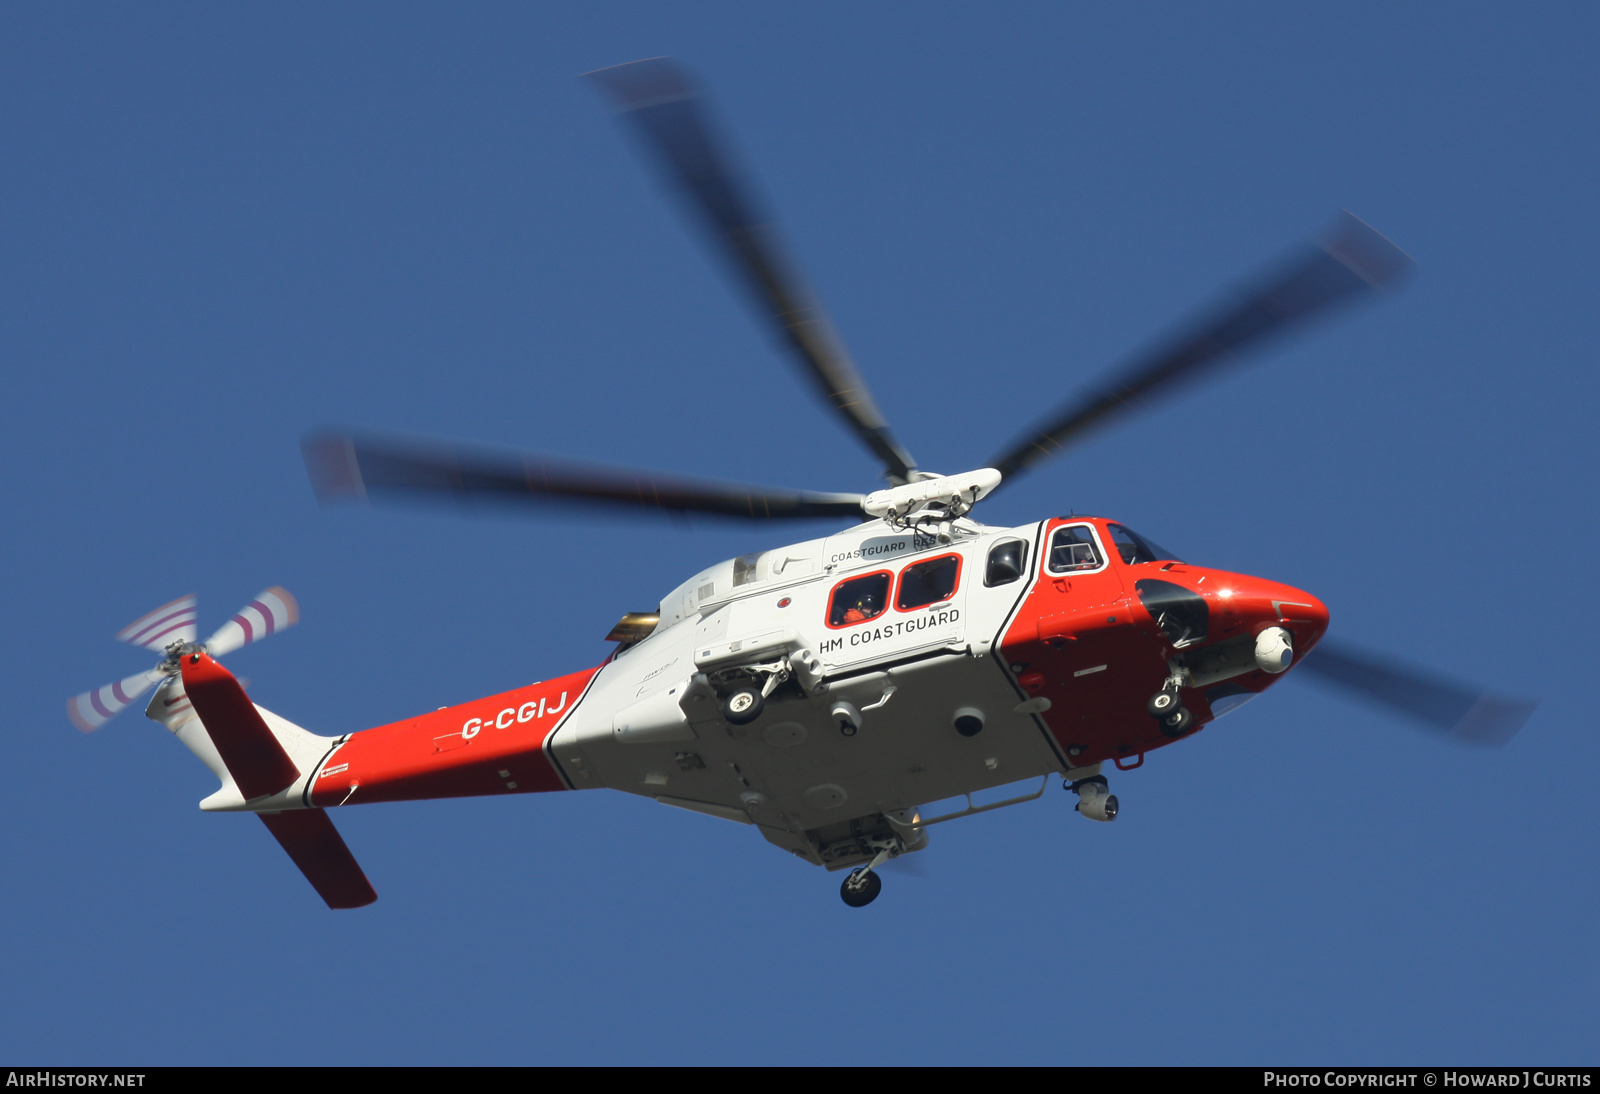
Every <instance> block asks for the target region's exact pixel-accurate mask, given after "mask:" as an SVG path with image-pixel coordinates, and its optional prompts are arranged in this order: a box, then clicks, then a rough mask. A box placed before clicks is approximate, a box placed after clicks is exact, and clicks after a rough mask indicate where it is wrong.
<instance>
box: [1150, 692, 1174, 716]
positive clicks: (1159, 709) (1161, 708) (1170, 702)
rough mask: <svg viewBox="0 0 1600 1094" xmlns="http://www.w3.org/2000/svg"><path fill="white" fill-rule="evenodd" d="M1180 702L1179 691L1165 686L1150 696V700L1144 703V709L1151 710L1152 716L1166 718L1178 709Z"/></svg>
mask: <svg viewBox="0 0 1600 1094" xmlns="http://www.w3.org/2000/svg"><path fill="white" fill-rule="evenodd" d="M1180 702H1181V700H1180V699H1179V697H1178V693H1177V692H1175V691H1171V690H1169V689H1165V688H1163V689H1162V690H1161V691H1158V692H1156V693H1155V694H1154V695H1152V696H1150V701H1149V702H1148V703H1146V704H1145V705H1144V709H1145V710H1147V711H1149V712H1150V717H1152V718H1165V717H1167V716H1168V715H1170V714H1171V713H1172V712H1173V711H1175V710H1177V709H1178V705H1179V703H1180Z"/></svg>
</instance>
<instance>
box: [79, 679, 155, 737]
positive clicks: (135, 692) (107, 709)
mask: <svg viewBox="0 0 1600 1094" xmlns="http://www.w3.org/2000/svg"><path fill="white" fill-rule="evenodd" d="M161 678H162V673H161V670H159V669H149V670H147V671H145V672H141V673H139V674H138V675H136V676H130V677H128V678H127V679H126V680H118V681H117V682H116V683H114V684H107V685H106V686H105V687H103V688H96V689H95V690H93V691H86V692H84V693H83V694H82V695H74V696H73V697H72V698H71V699H68V700H67V717H68V718H69V719H71V721H72V724H73V725H74V726H76V727H77V728H78V729H80V730H82V731H83V732H85V733H93V732H94V731H95V730H97V729H99V728H100V727H101V726H103V725H105V724H106V723H107V722H109V721H111V719H113V718H115V717H116V716H117V715H118V714H121V713H122V711H123V710H124V709H125V708H126V707H127V706H128V704H129V703H131V702H133V701H134V700H135V699H137V698H139V696H141V695H143V694H144V693H145V692H147V691H149V690H150V688H151V687H152V686H153V685H154V684H155V683H156V682H157V681H158V680H160V679H161Z"/></svg>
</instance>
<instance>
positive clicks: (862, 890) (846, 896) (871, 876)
mask: <svg viewBox="0 0 1600 1094" xmlns="http://www.w3.org/2000/svg"><path fill="white" fill-rule="evenodd" d="M858 879H859V881H858ZM852 885H858V887H857V888H854V889H852V888H851V886H852ZM881 892H883V879H882V878H881V877H879V876H878V871H876V870H873V871H872V872H870V873H868V874H867V875H866V877H861V871H860V870H852V871H851V872H850V876H849V877H847V878H845V879H844V883H843V884H842V885H840V886H839V896H840V897H841V898H843V900H844V902H845V903H846V904H848V905H850V907H852V908H865V907H866V906H867V905H868V904H871V903H872V902H873V901H874V900H877V899H878V894H879V893H881Z"/></svg>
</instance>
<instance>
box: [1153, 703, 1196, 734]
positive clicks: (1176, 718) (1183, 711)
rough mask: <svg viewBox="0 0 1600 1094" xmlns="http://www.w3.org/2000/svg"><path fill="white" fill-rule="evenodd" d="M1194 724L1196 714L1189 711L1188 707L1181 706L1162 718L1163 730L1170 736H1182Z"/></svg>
mask: <svg viewBox="0 0 1600 1094" xmlns="http://www.w3.org/2000/svg"><path fill="white" fill-rule="evenodd" d="M1193 725H1194V715H1193V714H1190V713H1189V708H1188V707H1179V708H1178V709H1177V710H1176V711H1174V712H1173V713H1171V714H1169V715H1167V716H1166V717H1165V718H1163V719H1161V732H1162V733H1164V734H1166V735H1167V736H1168V737H1182V736H1183V735H1184V734H1185V733H1188V732H1189V729H1190V727H1191V726H1193Z"/></svg>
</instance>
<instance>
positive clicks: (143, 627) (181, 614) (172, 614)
mask: <svg viewBox="0 0 1600 1094" xmlns="http://www.w3.org/2000/svg"><path fill="white" fill-rule="evenodd" d="M194 605H195V596H194V594H193V593H190V594H189V595H188V596H180V597H178V599H176V600H174V601H171V602H170V603H167V604H163V605H161V607H159V608H157V609H156V610H155V611H153V612H147V613H146V614H144V615H141V616H140V617H139V618H138V619H135V620H134V621H133V622H132V623H129V624H128V625H127V626H126V627H123V628H122V629H121V630H120V631H118V632H117V641H118V642H126V643H128V644H129V645H130V646H138V647H140V648H141V649H147V650H155V651H156V652H158V653H159V652H160V651H162V650H164V649H166V648H167V646H169V645H170V644H172V643H173V642H193V641H194V640H195V639H196V638H197V637H198V636H199V633H200V632H199V629H198V628H197V627H196V626H195V607H194Z"/></svg>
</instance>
